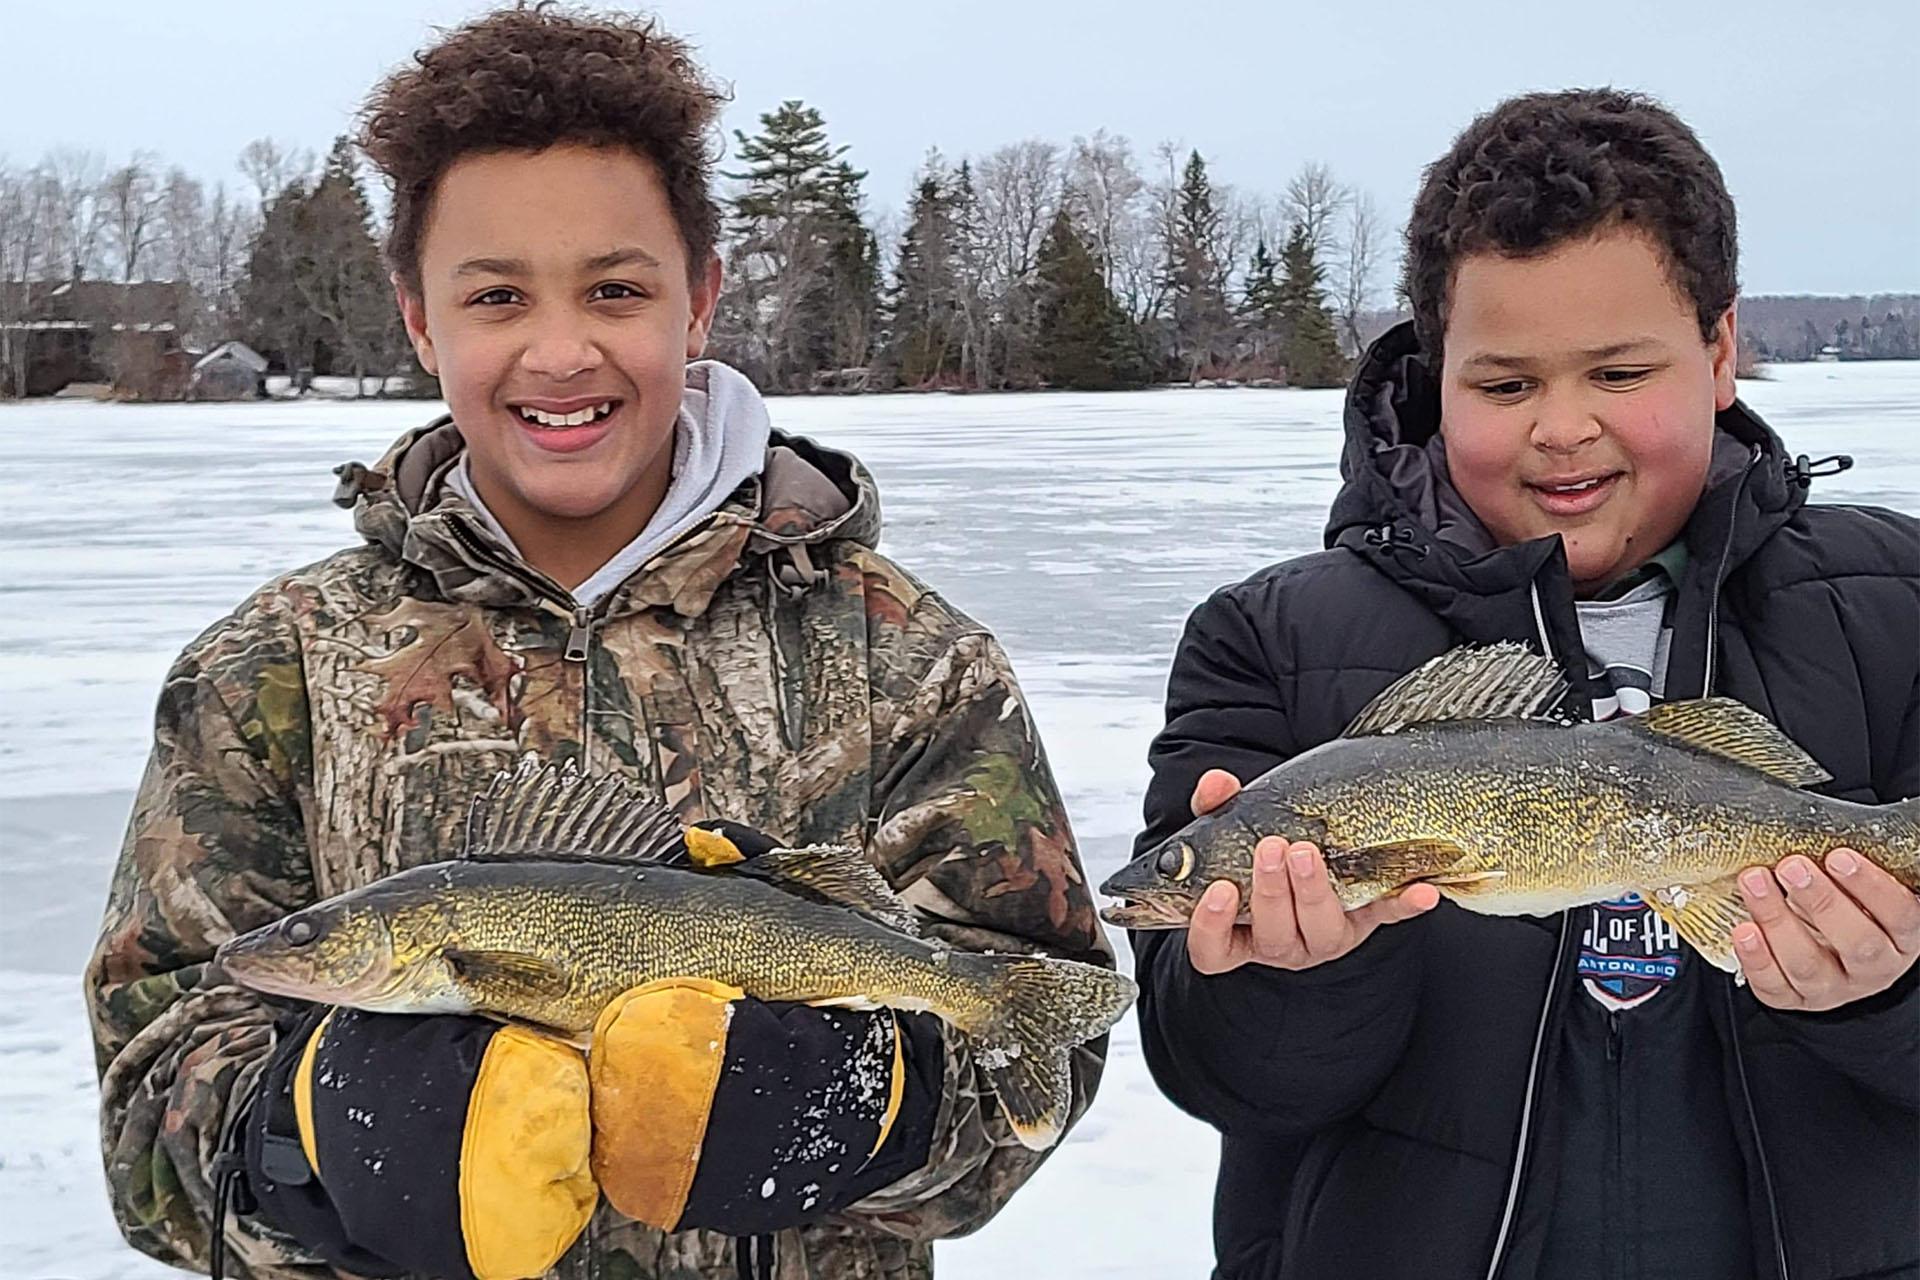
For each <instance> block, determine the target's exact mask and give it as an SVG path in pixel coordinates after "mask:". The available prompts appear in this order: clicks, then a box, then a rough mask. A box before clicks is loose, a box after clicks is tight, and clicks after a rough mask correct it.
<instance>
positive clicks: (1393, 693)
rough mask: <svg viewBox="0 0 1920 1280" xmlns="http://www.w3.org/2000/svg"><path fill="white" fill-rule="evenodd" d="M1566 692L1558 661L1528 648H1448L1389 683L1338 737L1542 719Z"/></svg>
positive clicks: (1506, 645) (1500, 646) (1550, 712)
mask: <svg viewBox="0 0 1920 1280" xmlns="http://www.w3.org/2000/svg"><path fill="white" fill-rule="evenodd" d="M1566 693H1567V678H1566V676H1565V675H1563V674H1562V673H1561V671H1560V668H1559V666H1558V665H1557V664H1556V663H1555V662H1554V660H1553V659H1552V658H1543V657H1541V656H1540V655H1539V654H1537V653H1535V652H1533V651H1532V650H1531V649H1529V648H1527V647H1526V646H1525V645H1520V644H1512V643H1503V644H1491V645H1486V646H1484V647H1480V648H1461V649H1449V650H1448V651H1447V652H1445V653H1443V654H1441V655H1440V656H1439V657H1437V658H1434V659H1431V660H1430V661H1428V662H1426V663H1425V664H1424V665H1422V666H1420V667H1418V668H1416V669H1415V670H1413V671H1412V672H1409V673H1408V674H1406V675H1404V676H1401V677H1400V678H1399V679H1398V680H1395V681H1394V682H1393V683H1392V684H1390V685H1388V686H1387V687H1386V689H1385V690H1383V691H1382V692H1381V694H1380V696H1379V697H1377V698H1375V699H1374V700H1373V701H1372V702H1369V703H1368V704H1367V705H1366V707H1365V709H1364V710H1362V711H1361V712H1360V714H1359V715H1357V716H1355V717H1354V718H1353V723H1352V724H1350V725H1348V726H1347V731H1346V732H1345V733H1343V734H1342V735H1340V736H1341V737H1344V738H1365V737H1370V736H1372V735H1374V734H1380V733H1397V732H1399V731H1400V730H1402V729H1405V728H1407V727H1408V726H1410V725H1416V724H1431V723H1434V722H1436V721H1441V720H1511V719H1542V718H1547V717H1550V716H1551V715H1552V714H1553V711H1554V709H1555V708H1556V707H1558V706H1559V704H1560V700H1561V699H1562V698H1564V697H1565V696H1566Z"/></svg>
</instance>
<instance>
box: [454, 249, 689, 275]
mask: <svg viewBox="0 0 1920 1280" xmlns="http://www.w3.org/2000/svg"><path fill="white" fill-rule="evenodd" d="M659 265H660V259H658V258H656V257H654V256H653V255H652V254H650V253H648V252H647V251H646V250H645V249H642V248H641V247H640V246H639V245H622V246H621V247H620V248H618V249H609V250H607V251H606V252H605V253H598V254H595V255H594V256H593V257H591V258H588V259H587V260H586V261H585V262H583V263H581V264H580V269H581V270H583V271H589V272H592V271H611V270H612V269H613V268H615V267H625V266H641V267H657V266H659ZM532 270H533V268H531V267H530V266H528V265H527V263H526V262H525V261H524V260H523V259H520V258H468V259H467V260H466V261H465V262H463V263H461V264H460V265H459V266H457V267H455V268H454V269H453V274H455V275H456V276H524V275H528V274H531V272H532Z"/></svg>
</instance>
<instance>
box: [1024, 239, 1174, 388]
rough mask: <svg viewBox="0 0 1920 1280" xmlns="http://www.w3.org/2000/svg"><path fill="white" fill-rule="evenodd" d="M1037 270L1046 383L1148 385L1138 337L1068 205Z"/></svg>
mask: <svg viewBox="0 0 1920 1280" xmlns="http://www.w3.org/2000/svg"><path fill="white" fill-rule="evenodd" d="M1039 274H1040V284H1041V299H1040V316H1039V326H1038V331H1037V335H1036V336H1037V340H1038V341H1037V347H1038V352H1037V354H1038V357H1039V363H1040V368H1041V371H1042V374H1043V376H1044V377H1045V378H1046V381H1047V384H1048V385H1049V386H1052V387H1056V388H1063V389H1070V390H1078V391H1114V390H1122V389H1125V388H1128V387H1138V386H1143V385H1145V383H1146V381H1147V377H1148V371H1147V368H1146V361H1145V360H1144V358H1143V357H1142V355H1141V351H1140V342H1139V336H1138V334H1137V333H1136V332H1135V331H1134V326H1133V323H1132V322H1131V321H1130V320H1128V319H1127V315H1126V312H1125V311H1123V310H1122V309H1121V307H1120V304H1119V303H1118V302H1117V301H1115V299H1114V296H1113V294H1112V292H1111V291H1110V290H1109V289H1108V288H1107V282H1106V278H1105V277H1104V275H1103V274H1102V273H1101V270H1100V264H1099V263H1098V262H1096V261H1095V260H1094V257H1093V255H1092V254H1091V253H1089V252H1088V251H1087V246H1086V243H1085V242H1084V241H1083V240H1081V238H1080V236H1079V234H1078V233H1077V232H1075V230H1074V228H1073V222H1072V220H1071V219H1070V218H1069V217H1068V216H1067V213H1066V211H1065V210H1064V209H1063V210H1060V211H1058V212H1056V213H1055V214H1054V216H1053V225H1052V226H1051V227H1050V228H1049V229H1048V231H1047V239H1046V243H1045V245H1044V246H1043V247H1042V248H1041V250H1040V262H1039Z"/></svg>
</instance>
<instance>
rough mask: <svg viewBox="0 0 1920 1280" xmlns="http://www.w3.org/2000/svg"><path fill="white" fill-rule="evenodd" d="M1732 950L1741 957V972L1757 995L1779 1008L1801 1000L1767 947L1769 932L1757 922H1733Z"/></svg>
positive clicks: (1764, 1002)
mask: <svg viewBox="0 0 1920 1280" xmlns="http://www.w3.org/2000/svg"><path fill="white" fill-rule="evenodd" d="M1733 954H1734V955H1735V956H1736V957H1738V959H1739V961H1740V972H1741V974H1742V975H1743V976H1744V977H1745V978H1746V980H1747V986H1748V987H1749V988H1750V989H1751V990H1752V991H1753V995H1754V999H1756V1000H1758V1001H1760V1003H1761V1004H1766V1005H1772V1006H1773V1007H1774V1008H1776V1009H1792V1008H1796V1007H1798V1006H1799V1004H1800V1003H1801V1001H1800V996H1799V993H1798V992H1796V991H1795V990H1794V989H1793V984H1792V983H1790V982H1788V981H1787V975H1786V974H1785V973H1784V972H1782V971H1781V969H1780V965H1779V964H1778V962H1776V961H1775V960H1774V958H1773V952H1772V951H1771V950H1769V949H1768V947H1767V936H1766V935H1765V934H1764V933H1762V932H1761V931H1760V926H1759V925H1757V924H1741V925H1736V926H1734V930H1733Z"/></svg>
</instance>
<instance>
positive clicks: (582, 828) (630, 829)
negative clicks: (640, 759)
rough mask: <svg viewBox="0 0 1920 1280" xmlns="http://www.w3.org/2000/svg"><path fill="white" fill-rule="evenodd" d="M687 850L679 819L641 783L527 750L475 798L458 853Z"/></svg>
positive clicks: (592, 855) (625, 857) (676, 856)
mask: <svg viewBox="0 0 1920 1280" xmlns="http://www.w3.org/2000/svg"><path fill="white" fill-rule="evenodd" d="M685 853H686V845H685V843H684V842H683V841H682V839H681V832H680V824H679V823H678V822H677V821H675V820H674V817H673V815H672V814H671V813H669V812H668V811H667V809H666V806H664V805H662V804H661V803H660V802H659V800H657V799H655V798H654V797H653V796H652V795H649V794H647V793H646V792H644V791H642V790H641V789H640V787H639V786H637V785H636V784H634V783H632V782H630V781H628V780H627V779H625V778H620V777H615V776H613V775H611V774H607V775H601V776H595V775H593V774H588V773H582V772H581V771H580V770H579V768H577V767H576V766H575V765H574V764H573V763H572V762H571V761H569V762H567V763H565V764H548V763H545V762H543V761H541V760H540V758H539V757H538V756H534V755H531V754H529V755H527V756H524V757H523V758H522V759H521V761H520V763H519V764H518V765H517V766H516V767H514V768H513V769H510V770H506V771H504V772H501V773H499V774H496V775H495V776H494V779H493V782H492V784H491V785H489V786H488V787H487V789H486V790H485V791H484V792H482V793H481V794H480V795H479V796H477V797H475V798H474V801H473V805H472V807H470V808H469V809H468V810H467V842H466V847H465V848H464V849H462V850H461V854H460V856H461V857H462V858H467V859H471V860H475V861H482V860H487V859H511V858H537V857H556V856H562V857H571V858H583V859H592V860H594V861H601V862H676V861H680V860H682V859H683V858H684V856H685Z"/></svg>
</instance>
